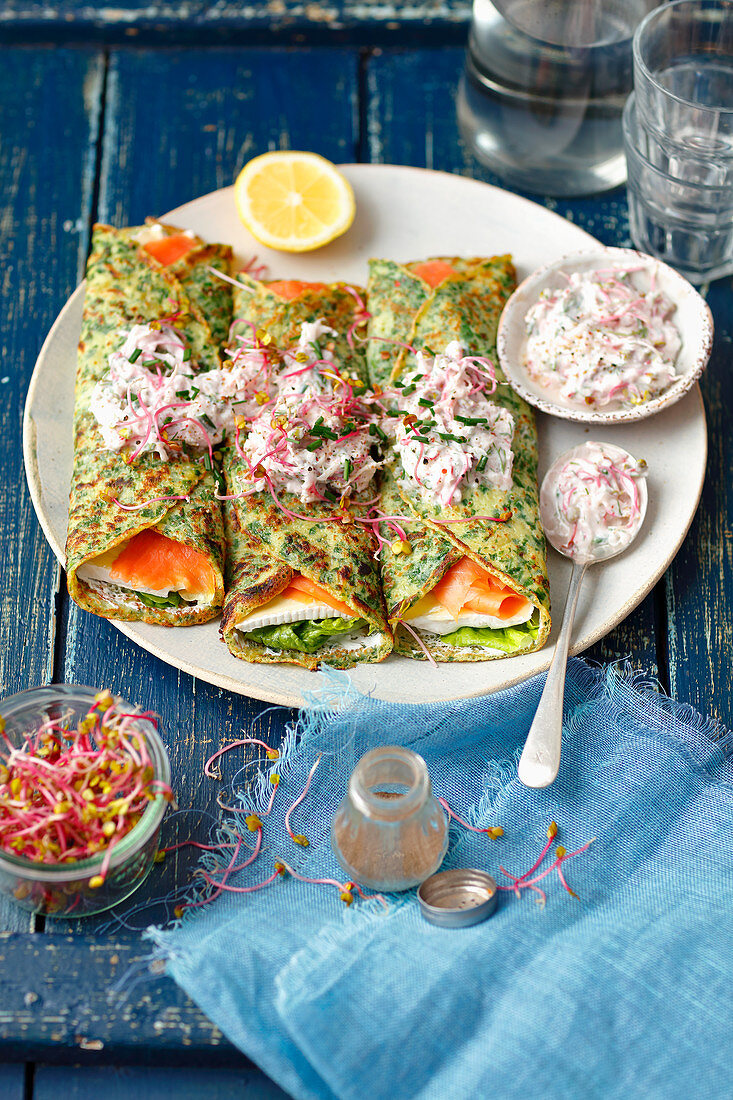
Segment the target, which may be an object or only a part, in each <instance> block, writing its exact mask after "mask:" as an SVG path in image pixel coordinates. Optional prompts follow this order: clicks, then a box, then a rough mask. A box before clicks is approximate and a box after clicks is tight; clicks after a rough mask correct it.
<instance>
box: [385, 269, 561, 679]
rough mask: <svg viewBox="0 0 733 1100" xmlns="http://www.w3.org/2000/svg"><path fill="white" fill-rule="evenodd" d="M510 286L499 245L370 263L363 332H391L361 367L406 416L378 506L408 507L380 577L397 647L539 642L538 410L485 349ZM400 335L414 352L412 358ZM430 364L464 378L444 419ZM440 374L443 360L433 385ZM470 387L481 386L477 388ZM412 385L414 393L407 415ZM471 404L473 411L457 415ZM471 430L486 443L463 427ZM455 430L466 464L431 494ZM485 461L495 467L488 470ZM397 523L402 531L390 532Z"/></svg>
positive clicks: (518, 646)
mask: <svg viewBox="0 0 733 1100" xmlns="http://www.w3.org/2000/svg"><path fill="white" fill-rule="evenodd" d="M431 282H432V283H434V285H431ZM513 286H514V269H513V266H512V264H511V260H510V258H509V257H495V258H491V259H475V260H459V259H456V258H439V259H437V260H432V261H428V262H427V263H426V264H424V265H422V264H408V265H399V264H396V263H393V262H392V261H386V260H377V261H372V263H371V265H370V279H369V289H368V301H367V305H368V309H369V312H370V313H371V314H372V318H371V320H370V334H371V335H379V336H384V337H385V338H386V339H388V340H390V341H395V343H390V344H386V343H385V344H384V345H382V344H381V343H380V342H379V341H374V342H373V346H372V345H370V349H369V363H370V376H371V380H372V384H373V385H376V386H385V385H387V384H388V382H390V381H391V383H392V384H393V385H395V386H396V391H395V392H396V394H397V404H398V406H399V408H400V412H401V417H398V418H397V423H398V424H400V422H402V424H403V427H402V428H401V429H400V428H398V429H397V436H399V437H400V438H399V439H397V437H396V436H394V435H393V441H394V442H393V446H392V448H391V450H390V454H389V457H388V461H387V467H386V469H385V471H384V475H383V482H382V488H381V500H380V507H381V509H382V511H383V513H384V514H385V515H386V516H397V517H400V516H407V517H408V518H407V519H406V520H405V519H397V520H392V521H386V522H385V523H384V524H383V526H382V535H383V537H384V538H385V540H386V543H385V544H384V545H383V547H382V552H381V560H382V584H383V589H384V595H385V600H386V603H387V609H388V617H389V620H390V622H391V623H392V624H393V626H394V627H395V649H396V650H397V651H398V652H400V653H404V654H406V655H410V656H413V657H424V656H425V651H427V652H428V653H430V655H431V656H432V657H433V658H434V659H437V660H440V661H479V660H488V659H492V658H495V657H503V656H510V655H516V654H519V653H527V652H531V651H533V650H535V649H539V648H540V647H541V646H542V645H543V644H544V642H545V640H546V638H547V635H548V633H549V629H550V616H549V592H548V582H547V570H546V561H545V553H546V550H545V541H544V535H543V533H542V528H541V525H540V520H539V507H538V494H537V441H536V430H535V424H534V418H533V414H532V412H531V410H530V409H529V407H528V406H527V405H526V404H525V402H524V401H522V400H521V398H519V397H518V396H517V395H516V394H515V393H514V392H513V391H512V390H511V389H510V388H509V386H508V385H507V384H506V381H505V380H504V378H503V375H502V374H501V372H500V370H499V368H498V367H497V366H496V360H495V354H494V352H495V339H496V327H497V324H498V319H499V316H500V313H501V310H502V308H503V305H504V302H505V301H506V299H507V298H508V296H509V294H510V293H511V291H512V289H513ZM402 345H409V346H410V348H412V349H414V351H416V352H420V353H421V354H420V356H419V357H418V359H417V360H416V359H415V356H414V355H413V353H412V351H409V350H408V349H407V348H406V347H404V346H402ZM466 356H468V358H465V357H466ZM477 356H480V357H487V356H488V357H489V358H491V360H492V363H493V364H494V370H495V374H496V382H497V385H496V390H495V392H491V390H492V383H491V382H490V381H489V379H488V377H487V372H486V370H485V369H484V367H482V365H481V364H480V363H478V362H475V361H472V360H471V357H477ZM430 364H441V365H442V367H443V368H445V369H447V370H448V373H449V374H451V377H453V378H454V380H455V379H457V378H459V376H461V377H463V382H464V383H465V382H466V379H468V381H469V382H470V383H471V384H470V385H468V387H466V386H465V385H464V387H463V389H462V390H461V389H460V386H459V388H458V389H456V391H455V392H456V393H459V392H460V393H462V394H464V396H463V397H462V398H461V400H460V401H454V402H452V403H451V402H450V401H448V402H447V407H448V408H449V409H452V410H453V413H455V417H454V420H453V423H452V425H446V423H445V415H448V414H447V413H445V409H446V402H445V401H442V396H441V395H443V394H445V392H446V390H445V388H443V389H435V388H433V387H432V382H431V377H430V373H429V368H430ZM418 368H419V369H418ZM451 372H452V373H451ZM445 378H446V375H445V370H444V372H443V376H442V379H443V380H442V382H441V386H443V387H444V386H445ZM480 389H483V390H484V393H477V392H473V391H478V390H480ZM387 392H390V391H387ZM408 393H412V394H413V395H414V397H416V398H417V401H416V402H414V409H415V412H413V414H411V415H408V416H407V423H406V424H405V420H404V418H405V415H406V413H405V410H406V409H407V408H408V407H411V406H410V401H409V398H408V399H407V401H406V400H405V397H404V395H406V394H408ZM466 395H470V396H466ZM441 401H442V404H441ZM472 402H473V403H474V404H476V408H473V406H472ZM456 410H462V412H461V411H458V412H456ZM472 412H473V413H475V412H478V413H480V415H466V414H471V413H472ZM443 414H445V415H443ZM451 415H452V414H451ZM456 418H457V419H456ZM487 418H488V419H487ZM410 421H411V423H410ZM385 423H386V424H388V423H389V421H386V422H385ZM489 427H491V428H492V431H493V432H495V433H498V434H495V435H493V436H492V435H491V434H490V433H489ZM481 432H484V433H486V434H485V435H484V436H482V437H481V439H479V444H481V441H482V440H484V441H485V446H486V450H485V451H484V452H483V453H482V452H481V450H480V446H479V449H478V450H477V449H476V439H473V441H472V437H474V436H477V435H480V433H481ZM510 437H511V446H510V449H509V442H508V441H509V439H510ZM413 440H415V441H417V442H416V443H415V445H414V446H413ZM454 444H455V447H457V448H458V453H459V455H462V456H463V457H464V458H465V459H466V461H465V462H464V466H463V467H462V469H464V470H466V471H468V472H467V473H466V476H465V477H464V478H463V481H462V482H461V479H460V477H459V478H458V479H457V480H456V482H455V485H454V486H452V487H451V485H448V487H447V491H446V493H444V495H443V496H442V497H441V496H440V493H438V492H436V491H433V490H434V489H435V486H433V489H432V490H431V489H430V486H429V485H427V484H426V482H427V481H428V479H429V474H430V471H431V467H435V466H436V465H437V466H438V467H440V466H441V462H440V461H438V460H439V459H441V458H442V451H441V449H440V448H441V447H444V448H450V447H453V446H454ZM415 447H417V448H418V452H419V458H418V459H416V463H417V464H413V466H412V468H409V462H408V463H407V468H406V466H405V457H404V456H405V455H406V454H408V453H410V450H411V448H412V449H413V450H414V449H415ZM472 447H473V448H474V452H475V453H474V454H473V455H471V448H472ZM454 450H455V448H454ZM487 464H488V465H487ZM492 466H495V467H496V476H495V477H494V478H493V480H492V479H490V478H488V477H487V476H485V472H486V473H488V472H490V471H491V469H492ZM448 468H449V466H448V464H446V466H445V467H443V469H442V473H443V475H445V474H446V470H447V469H448ZM502 471H503V472H502ZM440 476H441V475H440V470H439V471H438V478H440ZM441 484H442V483H441ZM444 487H445V486H444ZM452 490H454V491H452ZM473 517H486V518H473ZM398 528H399V529H400V531H401V532H403V533H404V535H405V538H404V539H403V538H402V537H395V532H396V531H397V529H398Z"/></svg>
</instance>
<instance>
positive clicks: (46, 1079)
mask: <svg viewBox="0 0 733 1100" xmlns="http://www.w3.org/2000/svg"><path fill="white" fill-rule="evenodd" d="M1 1082H2V1079H1V1078H0V1085H1ZM0 1095H2V1096H3V1100H5V1096H4V1094H2V1093H0ZM21 1096H22V1094H21V1093H19V1094H18V1100H20V1098H21ZM100 1096H103V1097H104V1100H130V1097H131V1096H141V1097H144V1100H169V1098H170V1097H175V1100H287V1093H284V1092H283V1091H282V1089H281V1088H278V1086H277V1085H276V1084H274V1082H272V1081H270V1080H269V1079H268V1078H267V1077H264V1076H263V1075H262V1074H261V1073H260V1072H259V1071H258V1070H255V1069H246V1068H242V1069H193V1068H188V1069H179V1068H178V1067H175V1066H169V1067H167V1068H165V1069H157V1068H153V1067H145V1068H141V1067H139V1066H104V1067H103V1068H96V1067H84V1066H38V1067H37V1068H36V1072H35V1078H34V1085H33V1100H60V1098H61V1097H63V1098H64V1100H98V1098H99V1097H100ZM8 1100H11V1098H8ZM12 1100H15V1098H12Z"/></svg>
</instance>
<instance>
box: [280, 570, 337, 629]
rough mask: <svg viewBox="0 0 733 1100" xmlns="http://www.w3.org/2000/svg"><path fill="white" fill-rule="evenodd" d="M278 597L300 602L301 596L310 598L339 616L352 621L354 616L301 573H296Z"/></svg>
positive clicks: (328, 593)
mask: <svg viewBox="0 0 733 1100" xmlns="http://www.w3.org/2000/svg"><path fill="white" fill-rule="evenodd" d="M280 595H281V596H289V597H290V599H295V600H302V599H303V596H310V598H311V599H312V600H313V601H314V602H317V603H325V604H328V606H329V607H332V608H333V609H334V611H338V612H340V614H342V615H344V616H345V617H346V618H347V619H353V618H354V616H355V612H354V611H353V609H352V608H350V607H347V606H346V604H345V603H341V601H340V600H337V599H336V598H335V597H334V596H332V595H331V593H330V592H328V591H327V590H326V589H325V588H323V587H322V586H321V585H320V584H316V582H315V581H311V580H308V578H307V577H304V576H303V575H302V573H296V574H295V576H294V577H293V579H292V580H291V582H290V584H289V585H288V587H287V588H286V589H285V591H284V592H281V593H280Z"/></svg>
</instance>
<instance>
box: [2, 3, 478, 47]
mask: <svg viewBox="0 0 733 1100" xmlns="http://www.w3.org/2000/svg"><path fill="white" fill-rule="evenodd" d="M470 14H471V4H470V0H420V2H417V3H411V2H406V0H385V2H383V3H379V4H368V3H364V2H363V0H326V2H321V3H309V2H307V0H263V2H262V3H256V2H254V3H248V4H237V3H233V2H232V0H223V2H220V3H216V4H209V3H204V2H198V3H196V2H192V3H186V4H174V3H170V2H169V3H155V2H153V3H150V2H149V0H128V2H127V3H124V4H120V5H114V6H112V5H106V6H103V5H95V4H91V3H80V2H78V0H58V2H57V3H55V4H47V3H44V2H43V0H5V3H4V4H3V7H2V12H0V34H2V36H3V39H4V40H5V41H18V40H24V39H27V40H35V41H38V40H39V39H46V40H49V41H69V40H74V41H85V42H93V41H98V42H107V43H120V42H130V41H133V42H141V43H145V44H147V45H151V44H155V45H165V46H171V45H180V44H189V45H198V46H200V45H205V44H208V45H213V44H226V45H230V46H231V45H240V46H243V45H246V46H260V45H272V44H274V43H288V44H293V45H300V44H303V43H304V42H307V43H309V44H311V45H321V44H340V43H341V44H347V45H351V46H361V47H370V46H375V45H400V44H409V45H411V46H417V45H423V46H424V45H428V44H430V43H432V44H433V45H440V44H447V43H448V42H450V43H461V42H463V41H465V38H466V35H467V26H468V20H469V18H470Z"/></svg>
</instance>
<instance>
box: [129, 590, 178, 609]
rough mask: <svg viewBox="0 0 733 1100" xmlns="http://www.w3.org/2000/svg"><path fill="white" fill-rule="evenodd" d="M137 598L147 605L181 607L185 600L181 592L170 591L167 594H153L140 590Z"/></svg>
mask: <svg viewBox="0 0 733 1100" xmlns="http://www.w3.org/2000/svg"><path fill="white" fill-rule="evenodd" d="M137 598H138V599H139V600H141V601H142V603H144V604H145V606H146V607H180V606H181V604H182V603H183V602H184V600H183V597H182V596H181V594H180V592H169V593H168V595H167V596H151V594H150V593H149V592H138V593H137Z"/></svg>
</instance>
